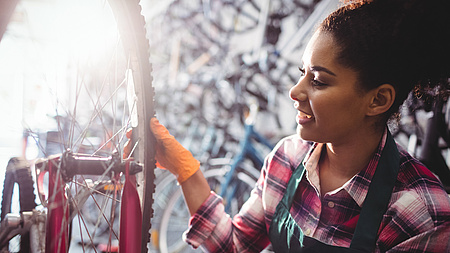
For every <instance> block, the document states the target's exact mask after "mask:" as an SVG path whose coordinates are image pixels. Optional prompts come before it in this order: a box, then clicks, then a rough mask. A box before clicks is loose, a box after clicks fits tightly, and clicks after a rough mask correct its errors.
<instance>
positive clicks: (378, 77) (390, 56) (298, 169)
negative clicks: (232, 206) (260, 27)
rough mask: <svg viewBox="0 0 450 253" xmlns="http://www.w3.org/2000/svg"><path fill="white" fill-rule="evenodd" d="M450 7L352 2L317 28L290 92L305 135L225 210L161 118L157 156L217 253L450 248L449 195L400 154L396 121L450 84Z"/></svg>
mask: <svg viewBox="0 0 450 253" xmlns="http://www.w3.org/2000/svg"><path fill="white" fill-rule="evenodd" d="M448 2H449V1H447V0H428V1H423V0H409V1H408V0H373V1H352V2H350V3H347V4H346V5H345V6H343V7H341V8H340V9H338V10H336V11H335V12H334V13H332V14H330V15H329V16H328V17H327V18H326V19H325V20H324V21H323V22H322V23H321V24H320V26H319V27H318V29H317V31H316V32H315V34H314V36H313V37H312V39H311V40H310V42H309V44H308V46H307V48H306V51H305V53H304V56H303V58H302V59H299V64H300V65H301V67H300V71H301V77H300V80H299V81H298V83H297V84H296V85H295V86H294V87H292V89H291V90H290V94H289V95H290V98H291V99H292V100H293V101H294V107H295V108H296V109H297V110H298V114H297V117H296V120H297V123H298V133H297V134H296V135H294V136H290V137H287V138H285V139H283V140H281V141H280V142H279V144H278V145H277V146H276V148H275V149H274V150H273V152H271V154H270V155H269V156H268V157H267V158H266V161H265V164H264V166H263V168H262V173H261V177H260V179H259V181H258V183H257V185H256V187H255V189H254V190H253V191H252V195H251V197H250V199H249V200H248V201H247V202H246V204H245V205H244V206H243V208H242V210H241V211H240V213H239V214H238V215H236V216H235V217H234V218H231V217H229V216H228V215H227V214H225V213H224V206H223V204H222V201H221V198H220V197H219V196H218V195H216V194H215V193H214V192H211V191H210V189H209V187H208V184H207V183H206V180H205V178H204V177H203V176H202V173H201V171H200V170H199V163H198V161H196V160H195V159H194V158H193V157H192V155H190V153H189V152H188V151H187V150H185V149H184V148H183V147H182V146H181V145H180V144H179V143H178V142H177V141H176V140H175V139H174V138H173V137H172V136H171V135H170V134H169V133H168V131H167V129H165V127H164V126H162V125H161V124H159V123H158V121H157V120H156V119H153V120H152V121H151V124H150V126H151V129H152V131H153V132H154V134H155V136H156V139H157V143H158V146H157V161H158V162H159V163H160V164H161V165H162V166H163V167H165V168H167V169H169V170H170V171H171V172H172V173H174V174H175V175H177V177H178V181H179V182H180V185H181V187H182V189H183V193H184V196H185V200H186V203H187V205H188V207H189V210H190V212H191V214H192V218H191V220H190V227H189V229H188V231H187V232H186V233H185V237H186V238H185V240H186V242H187V243H189V244H191V245H192V246H193V247H199V246H202V248H203V249H204V250H205V251H208V252H259V251H261V250H262V249H264V248H265V247H266V246H267V245H269V243H272V245H273V247H274V250H275V251H276V252H294V251H295V252H297V251H300V250H302V252H324V251H325V250H329V251H330V252H344V251H345V252H450V239H449V238H450V198H449V197H448V195H447V193H446V192H445V190H444V189H443V187H442V185H441V184H440V182H439V180H438V179H437V178H436V177H435V176H433V174H432V173H431V172H430V171H429V170H428V169H427V168H425V167H424V165H422V164H421V163H420V162H418V161H417V160H416V159H414V158H412V157H411V156H410V155H409V154H407V153H406V152H405V151H404V150H402V149H401V148H400V147H397V145H396V144H395V142H394V140H393V139H392V136H391V135H390V133H389V131H388V129H387V127H386V123H387V120H388V119H389V118H390V117H391V116H392V115H393V114H394V113H395V112H396V111H398V109H399V106H400V105H401V104H402V102H403V101H404V100H405V98H406V97H407V95H408V93H409V92H410V91H411V90H412V89H413V88H428V89H433V88H436V89H437V88H439V87H441V88H442V87H445V86H447V85H448V81H449V77H450V44H449V43H448V41H447V40H448V38H450V34H449V33H450V32H449V30H450V27H449V25H450V22H449V20H450V19H449V16H450V15H449V14H448V11H449V10H450V8H449V3H448Z"/></svg>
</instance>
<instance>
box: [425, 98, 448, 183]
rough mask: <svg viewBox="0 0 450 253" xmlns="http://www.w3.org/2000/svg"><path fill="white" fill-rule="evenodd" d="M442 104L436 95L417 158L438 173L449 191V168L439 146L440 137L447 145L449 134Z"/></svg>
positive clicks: (441, 99) (443, 103)
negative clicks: (431, 114)
mask: <svg viewBox="0 0 450 253" xmlns="http://www.w3.org/2000/svg"><path fill="white" fill-rule="evenodd" d="M444 105H445V101H444V99H443V98H441V97H439V96H437V97H436V99H435V101H434V106H433V116H432V117H431V118H429V119H428V121H427V126H426V129H425V136H424V140H423V147H422V148H421V152H420V153H419V156H418V158H419V160H420V161H422V162H423V163H424V164H425V165H426V166H427V167H428V168H429V169H430V170H431V171H433V172H435V173H436V174H437V175H438V177H439V179H440V180H441V182H442V184H443V185H444V187H445V189H446V191H447V192H450V170H449V167H448V165H447V162H446V161H445V158H444V157H443V156H442V153H441V149H440V147H439V138H440V137H441V138H442V139H443V140H444V141H445V143H446V146H447V147H448V146H449V144H450V136H449V134H448V130H447V128H448V126H447V124H446V122H445V115H444V113H443V111H442V110H443V108H444Z"/></svg>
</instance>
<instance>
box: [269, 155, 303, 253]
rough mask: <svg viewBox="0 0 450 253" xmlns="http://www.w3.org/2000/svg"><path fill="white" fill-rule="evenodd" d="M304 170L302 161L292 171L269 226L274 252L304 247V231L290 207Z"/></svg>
mask: <svg viewBox="0 0 450 253" xmlns="http://www.w3.org/2000/svg"><path fill="white" fill-rule="evenodd" d="M304 172H305V168H304V166H303V163H300V165H299V166H298V167H297V168H296V169H295V171H294V172H293V173H292V176H291V179H290V180H289V183H288V185H287V186H286V192H285V194H284V195H283V198H282V199H281V201H280V203H278V205H277V208H276V209H275V213H274V214H273V219H272V222H271V225H270V227H269V237H270V238H271V241H272V247H273V250H274V252H277V253H278V252H283V253H284V252H295V251H296V249H300V248H302V247H303V237H304V235H303V231H302V229H301V228H300V227H299V226H298V225H297V223H296V222H295V220H294V219H293V218H292V216H291V214H290V213H289V209H290V208H291V206H292V202H293V201H294V196H295V192H296V191H297V187H298V185H299V184H300V181H301V180H302V177H303V174H304ZM273 240H275V241H273Z"/></svg>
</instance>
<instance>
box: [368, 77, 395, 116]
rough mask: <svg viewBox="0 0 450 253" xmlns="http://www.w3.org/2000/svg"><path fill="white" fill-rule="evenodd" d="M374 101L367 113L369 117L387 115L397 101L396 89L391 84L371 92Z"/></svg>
mask: <svg viewBox="0 0 450 253" xmlns="http://www.w3.org/2000/svg"><path fill="white" fill-rule="evenodd" d="M370 92H371V93H372V100H371V103H370V106H369V108H368V111H367V115H368V116H377V115H381V114H383V113H385V112H386V111H387V110H389V108H391V106H392V104H393V103H394V100H395V89H394V87H393V86H392V85H390V84H383V85H380V86H378V87H377V88H375V89H373V90H372V91H370Z"/></svg>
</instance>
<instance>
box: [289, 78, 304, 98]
mask: <svg viewBox="0 0 450 253" xmlns="http://www.w3.org/2000/svg"><path fill="white" fill-rule="evenodd" d="M303 79H304V78H300V80H298V82H297V84H296V85H294V86H293V87H292V88H291V89H290V90H289V97H290V98H291V99H292V100H294V101H299V102H300V101H306V100H307V99H308V96H307V95H306V92H305V90H304V89H303V85H302V80H303Z"/></svg>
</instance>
